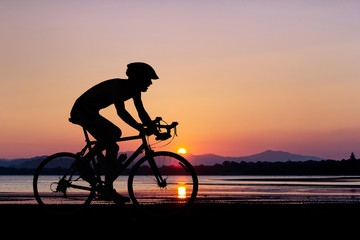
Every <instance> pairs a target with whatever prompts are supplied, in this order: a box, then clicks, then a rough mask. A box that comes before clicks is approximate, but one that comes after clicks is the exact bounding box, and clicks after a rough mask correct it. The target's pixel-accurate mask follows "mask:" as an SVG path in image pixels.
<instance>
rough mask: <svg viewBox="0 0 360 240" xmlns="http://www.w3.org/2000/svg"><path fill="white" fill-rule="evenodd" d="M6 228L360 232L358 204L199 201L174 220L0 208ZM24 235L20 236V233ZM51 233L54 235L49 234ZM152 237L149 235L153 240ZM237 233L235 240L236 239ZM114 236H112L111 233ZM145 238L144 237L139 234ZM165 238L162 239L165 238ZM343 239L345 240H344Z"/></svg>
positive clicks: (113, 209) (119, 212)
mask: <svg viewBox="0 0 360 240" xmlns="http://www.w3.org/2000/svg"><path fill="white" fill-rule="evenodd" d="M0 215H1V219H2V220H3V221H2V223H1V225H0V226H1V230H2V231H3V232H7V231H11V233H13V234H17V233H19V234H20V233H21V232H22V231H25V232H27V233H29V234H30V233H31V234H32V235H33V236H38V234H40V235H45V236H47V235H48V234H49V233H50V232H51V233H53V234H55V235H56V236H62V235H63V236H64V237H69V236H68V235H69V234H70V233H69V232H71V234H70V235H71V236H72V235H74V236H76V235H77V236H79V237H84V236H93V235H97V236H103V235H107V234H110V233H112V234H114V232H117V234H120V235H122V231H128V232H129V231H130V232H131V233H132V234H141V233H144V234H150V235H151V236H156V235H157V234H160V235H161V234H164V233H163V231H164V230H166V231H170V232H171V234H175V235H174V237H175V236H181V235H182V234H190V232H191V231H193V233H194V234H195V233H196V234H199V235H198V236H202V237H203V236H208V237H211V236H212V235H213V234H215V233H216V234H222V235H221V236H223V235H227V236H228V237H235V236H234V235H231V234H237V235H243V234H245V235H246V234H251V235H252V236H258V237H259V238H260V236H261V235H263V234H266V236H267V237H268V236H275V237H279V236H285V237H287V238H288V239H289V238H290V239H292V238H298V237H300V236H302V235H304V236H306V234H311V235H312V236H316V235H318V236H319V237H324V236H332V234H334V233H336V234H341V236H342V237H345V236H346V235H347V234H350V233H353V232H354V233H356V232H358V225H359V224H360V221H359V220H358V219H359V216H360V204H358V203H302V204H300V203H297V204H288V203H274V202H273V203H269V202H241V203H239V202H238V203H236V202H232V203H229V202H227V203H224V202H215V201H204V200H199V201H197V202H195V203H194V204H193V206H192V207H191V208H190V209H188V210H187V211H186V212H185V213H183V214H181V215H177V216H173V217H167V218H162V217H156V216H149V215H147V214H146V215H144V214H142V213H141V212H139V211H138V209H136V208H135V207H134V205H133V204H125V205H120V206H119V205H115V204H105V205H96V204H93V205H90V206H89V207H87V208H86V209H84V210H82V211H80V212H77V213H75V214H71V215H58V214H53V213H49V212H48V211H46V210H44V209H43V208H41V207H40V206H39V205H37V204H13V203H12V204H9V203H7V204H4V203H3V204H0ZM18 231H19V232H18ZM49 231H50V232H49ZM34 234H35V235H34ZM150 235H149V236H150ZM237 235H236V236H237ZM107 236H110V235H107ZM139 236H140V235H139ZM161 236H163V235H161ZM343 239H344V238H343Z"/></svg>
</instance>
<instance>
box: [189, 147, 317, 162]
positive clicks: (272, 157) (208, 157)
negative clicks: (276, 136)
mask: <svg viewBox="0 0 360 240" xmlns="http://www.w3.org/2000/svg"><path fill="white" fill-rule="evenodd" d="M186 158H187V159H188V160H189V161H190V162H191V163H192V164H193V165H195V166H196V165H208V166H212V165H214V164H222V163H223V162H224V161H233V162H241V161H244V162H258V161H260V162H286V161H294V162H297V161H307V160H314V161H320V160H323V158H320V157H315V156H304V155H299V154H292V153H289V152H283V151H272V150H267V151H265V152H262V153H257V154H254V155H250V156H243V157H223V156H218V155H215V154H204V155H192V154H187V155H186Z"/></svg>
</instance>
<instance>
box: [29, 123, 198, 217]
mask: <svg viewBox="0 0 360 240" xmlns="http://www.w3.org/2000/svg"><path fill="white" fill-rule="evenodd" d="M69 121H70V122H72V123H74V124H77V122H75V121H74V120H72V119H69ZM163 122H164V121H162V119H161V118H160V117H157V118H156V119H155V120H154V121H153V123H154V124H155V126H156V128H157V130H158V131H159V132H160V134H159V135H158V137H157V140H158V141H165V140H167V139H170V138H171V137H172V130H173V132H174V134H173V137H175V136H176V135H177V134H176V126H177V125H178V123H177V122H173V123H172V124H170V125H169V124H166V123H165V124H164V123H163ZM144 127H145V128H146V126H144ZM83 132H84V135H85V141H86V145H85V147H84V148H83V149H82V150H81V151H80V152H78V153H69V152H60V153H56V154H54V155H51V156H49V157H47V158H46V159H44V160H43V161H42V162H41V163H40V165H39V166H38V167H37V169H36V170H35V174H34V178H33V190H34V196H35V198H36V200H37V202H38V203H39V204H40V205H42V206H44V207H46V208H48V209H51V210H52V211H61V212H68V211H70V212H73V211H76V210H78V209H80V208H83V207H84V206H87V205H89V204H90V203H91V202H92V201H94V202H97V203H103V201H101V197H100V194H99V191H98V189H99V186H104V180H103V179H104V176H103V171H102V170H101V169H102V164H104V161H102V160H104V155H103V153H102V151H100V150H99V151H97V150H95V149H97V148H94V146H95V145H96V144H97V141H91V140H90V138H89V134H88V131H87V130H86V128H84V127H83ZM139 139H141V144H140V146H139V147H138V148H137V150H136V151H135V152H133V153H132V154H131V156H130V157H128V158H127V159H126V160H125V161H123V162H122V164H121V165H120V166H119V168H118V169H117V170H116V175H115V178H114V179H116V178H118V177H119V176H120V175H124V174H125V175H128V181H127V191H128V194H129V197H130V199H131V201H132V202H133V204H134V205H135V206H137V207H139V208H140V209H143V210H145V211H150V212H153V213H155V214H159V215H161V214H164V215H170V214H176V213H178V212H181V211H183V210H185V209H186V208H188V207H189V206H190V205H191V204H192V203H193V202H194V200H195V198H196V195H197V192H198V178H197V175H196V172H195V170H194V168H193V166H192V165H191V164H190V163H189V162H188V161H187V160H186V159H185V158H184V157H183V156H180V155H178V154H176V153H173V152H167V151H154V150H152V148H151V144H150V143H149V136H148V135H146V134H145V133H143V132H140V133H139V135H136V136H129V137H121V138H119V139H118V140H117V142H125V141H131V140H139ZM172 139H173V138H172ZM88 154H91V155H88ZM142 154H143V156H141V155H142ZM87 155H88V156H94V157H92V158H91V160H90V162H91V164H90V165H91V168H92V169H93V172H94V174H95V178H96V185H93V184H92V185H90V184H89V183H88V182H86V181H85V180H83V179H82V178H81V177H80V175H79V174H78V171H77V168H76V166H77V164H78V163H79V162H78V161H81V160H83V158H84V157H86V156H87ZM139 158H140V159H139ZM114 185H115V186H116V184H114Z"/></svg>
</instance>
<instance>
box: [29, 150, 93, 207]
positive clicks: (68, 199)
mask: <svg viewBox="0 0 360 240" xmlns="http://www.w3.org/2000/svg"><path fill="white" fill-rule="evenodd" d="M75 160H76V156H75V154H73V153H67V152H62V153H56V154H54V155H51V156H49V157H47V158H46V159H45V160H44V161H43V162H42V163H41V164H40V165H39V166H38V168H37V169H36V170H35V174H34V179H33V190H34V196H35V198H36V200H37V202H38V203H39V204H40V205H43V206H46V207H47V208H48V209H50V208H51V210H53V211H57V212H67V211H74V210H78V209H80V208H81V207H82V206H84V205H88V204H90V202H91V200H92V199H93V197H94V189H93V188H91V187H90V185H89V183H88V182H86V181H84V180H82V179H81V178H80V176H79V174H78V172H77V171H76V170H75V169H74V168H73V167H72V165H73V163H74V161H75Z"/></svg>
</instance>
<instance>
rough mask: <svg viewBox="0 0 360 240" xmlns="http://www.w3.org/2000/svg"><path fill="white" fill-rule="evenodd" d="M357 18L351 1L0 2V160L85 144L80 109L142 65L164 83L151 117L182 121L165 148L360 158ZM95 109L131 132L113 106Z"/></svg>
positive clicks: (152, 99)
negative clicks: (76, 111)
mask: <svg viewBox="0 0 360 240" xmlns="http://www.w3.org/2000/svg"><path fill="white" fill-rule="evenodd" d="M359 10H360V1H355V0H354V1H351V0H349V1H332V0H327V1H321V0H319V1H313V0H303V1H280V0H279V1H275V0H274V1H272V0H263V1H261V0H254V1H250V0H248V1H246V0H244V1H239V0H236V1H235V0H234V1H230V0H221V1H211V0H208V1H196V0H195V1H194V0H191V1H187V0H182V1H172V0H168V1H165V0H163V1H154V0H153V1H133V0H129V1H120V0H119V1H106V0H104V1H89V0H87V1H85V0H84V1H80V0H78V1H74V0H71V1H66V0H63V1H48V0H46V1H45V0H44V1H37V0H33V1H25V0H24V1H21V0H3V1H1V2H0V32H1V38H0V39H1V40H0V41H1V44H0V106H1V115H0V131H1V132H0V158H17V157H33V156H37V155H48V154H52V153H55V152H59V151H71V152H75V151H78V150H80V148H81V147H82V145H83V144H84V139H83V136H82V131H81V128H80V127H79V126H75V125H73V124H71V123H69V122H68V120H67V119H68V117H69V112H70V110H71V107H72V104H73V103H74V101H75V100H76V98H77V97H79V96H80V95H81V94H82V93H83V92H84V91H86V90H87V89H88V88H89V87H91V86H93V85H95V84H97V83H99V82H101V81H103V80H107V79H111V78H117V77H118V78H126V75H125V71H126V65H127V64H128V63H130V62H135V61H143V62H146V63H149V64H150V65H152V66H153V67H154V68H155V70H156V72H157V73H158V76H159V77H160V79H159V80H158V81H154V84H153V85H152V86H151V87H150V88H149V91H148V92H147V93H145V94H144V95H143V101H144V105H145V107H146V109H147V110H148V112H149V114H150V115H151V116H152V117H153V118H154V117H156V116H162V117H163V118H164V119H165V120H166V121H168V122H172V121H178V122H179V123H180V124H179V128H178V134H179V137H178V138H176V139H175V140H174V142H173V143H172V144H170V145H169V146H167V147H166V148H165V149H168V150H172V151H176V150H177V149H178V148H179V147H184V148H185V149H187V151H188V152H190V153H192V154H204V153H215V154H218V155H223V156H244V155H250V154H254V153H258V152H262V151H265V150H268V149H272V150H282V151H289V152H292V153H297V154H303V155H315V156H319V157H323V158H332V159H342V158H348V157H349V156H350V153H351V152H354V153H355V155H356V156H357V157H360V109H359V107H358V103H359V102H360V94H359V90H360V81H359V80H360V44H359V43H360V14H359ZM131 103H132V102H130V101H129V102H128V103H127V106H128V107H129V109H130V110H131V112H132V113H134V115H135V116H137V115H136V113H135V112H134V108H133V107H132V106H131ZM101 114H102V115H104V116H105V117H108V118H109V119H111V120H112V121H114V123H115V124H116V125H118V126H119V127H120V128H121V129H122V130H123V135H124V136H125V135H129V134H134V133H136V132H135V131H134V130H131V129H130V128H128V127H126V126H125V124H124V123H123V122H122V121H121V120H119V119H118V117H117V116H116V112H115V109H114V107H113V106H111V107H109V108H108V109H106V110H103V111H102V112H101ZM136 144H138V143H136V142H133V143H131V144H125V145H124V144H122V145H120V148H121V150H122V151H129V150H134V146H135V145H136Z"/></svg>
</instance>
